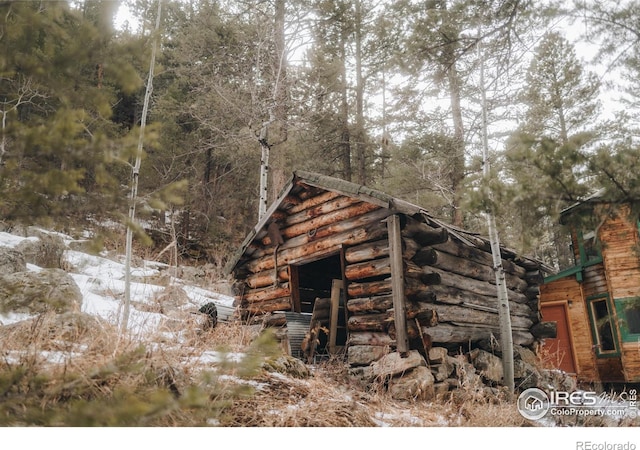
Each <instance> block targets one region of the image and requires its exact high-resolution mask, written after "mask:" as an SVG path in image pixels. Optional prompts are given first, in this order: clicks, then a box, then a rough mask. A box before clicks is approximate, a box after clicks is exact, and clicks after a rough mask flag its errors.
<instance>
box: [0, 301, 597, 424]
mask: <svg viewBox="0 0 640 450" xmlns="http://www.w3.org/2000/svg"><path fill="white" fill-rule="evenodd" d="M200 319H201V317H200V316H199V315H194V314H189V313H184V314H183V315H180V314H178V313H176V315H175V316H174V317H173V318H172V319H170V318H167V320H166V322H165V323H164V324H162V325H161V326H160V327H159V329H158V331H157V332H156V333H155V334H153V335H150V336H148V337H146V338H145V339H144V340H142V339H139V338H132V337H122V336H120V335H119V333H118V330H117V328H116V327H115V326H113V325H111V324H109V323H106V322H105V321H102V320H99V319H96V318H93V317H89V316H83V315H78V316H77V317H59V316H55V315H52V314H51V315H42V316H40V317H38V318H36V319H33V320H32V321H25V322H22V323H18V324H15V325H12V326H9V327H7V326H5V327H2V328H0V348H2V352H3V353H2V354H3V357H2V359H1V360H0V400H7V399H9V400H10V401H9V402H5V405H4V406H2V407H0V409H3V408H4V411H3V412H4V413H5V416H6V412H7V411H10V412H12V414H13V416H14V417H15V420H13V421H10V422H9V423H5V425H7V424H8V425H16V424H18V425H25V424H26V425H34V424H35V425H62V426H64V425H70V424H71V425H80V426H86V425H96V424H97V425H100V426H111V425H118V426H120V425H122V423H123V421H125V423H129V422H126V421H132V422H131V423H133V424H135V425H145V426H174V427H175V426H178V427H182V426H202V425H216V426H223V427H523V426H537V425H539V424H536V423H533V422H530V421H528V420H525V419H524V418H523V417H522V416H521V415H520V414H519V413H518V411H517V409H516V406H515V399H514V398H510V397H509V396H508V395H505V394H504V393H503V392H499V391H489V390H488V389H487V388H486V387H485V386H483V385H481V384H478V385H465V386H464V387H462V388H460V389H457V390H454V391H450V392H449V393H448V394H447V395H444V396H442V397H440V398H437V399H430V400H415V401H398V400H395V399H393V398H391V397H390V396H389V394H388V393H387V392H386V390H385V389H384V386H382V385H377V384H363V383H360V382H358V381H357V380H355V379H354V378H352V377H351V376H349V374H348V369H347V366H346V364H345V363H344V362H343V361H342V360H340V359H337V358H336V359H332V360H329V361H326V362H323V363H320V364H318V365H314V366H309V367H310V369H311V371H310V373H311V375H310V376H309V377H307V378H299V377H296V376H293V375H290V374H283V373H276V372H270V371H267V370H265V369H261V368H260V362H261V361H263V360H264V359H265V358H269V357H270V356H269V355H273V354H274V353H273V352H274V351H275V349H277V346H276V344H275V342H272V343H271V344H269V343H268V342H267V343H265V342H262V343H260V344H257V342H259V341H260V339H259V338H258V336H259V334H260V333H259V330H258V329H257V328H256V327H248V326H242V325H239V324H226V323H220V324H218V326H217V327H216V328H214V329H210V330H203V329H202V327H201V321H200ZM234 354H247V355H249V357H247V358H245V360H243V361H241V362H239V363H238V362H234V360H233V358H231V357H228V358H225V357H224V355H234ZM52 355H58V356H57V357H56V358H52ZM212 355H222V356H221V358H220V359H218V360H214V359H212ZM12 377H13V378H12ZM7 380H9V381H7ZM8 383H9V384H8ZM11 383H13V384H11ZM21 396H22V397H21ZM16 399H18V400H19V401H17V402H16ZM11 402H14V403H11ZM0 403H2V401H0ZM91 405H98V406H97V407H98V408H100V409H101V410H102V411H101V412H96V411H95V410H94V409H92V407H91ZM20 408H22V409H20ZM35 409H37V410H38V411H40V413H35V412H33V411H34V410H35ZM21 411H22V412H21ZM24 411H28V412H29V413H28V414H27V413H25V412H24ZM16 412H17V413H16ZM0 415H2V414H0ZM87 417H88V418H89V419H90V420H89V422H88V423H87V420H88V419H87ZM112 418H113V419H112ZM564 425H569V426H572V425H574V426H575V425H579V426H602V425H606V424H605V423H602V422H601V421H600V422H599V421H597V420H595V419H594V420H592V421H590V422H588V423H584V422H583V423H579V424H578V423H576V424H573V423H566V424H564Z"/></svg>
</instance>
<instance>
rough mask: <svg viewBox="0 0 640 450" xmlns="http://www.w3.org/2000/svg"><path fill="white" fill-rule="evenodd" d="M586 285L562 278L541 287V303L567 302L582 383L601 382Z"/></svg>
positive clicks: (574, 350) (578, 375)
mask: <svg viewBox="0 0 640 450" xmlns="http://www.w3.org/2000/svg"><path fill="white" fill-rule="evenodd" d="M583 298H584V294H583V292H582V285H581V284H580V283H578V282H577V280H576V279H575V277H567V278H562V279H560V280H556V281H552V282H550V283H547V284H543V285H542V286H540V302H541V304H545V303H565V302H566V304H567V310H568V314H569V317H568V319H569V327H570V332H571V337H572V340H573V352H574V355H575V362H576V365H577V367H576V369H577V378H578V380H580V381H599V375H598V371H597V368H596V361H595V356H594V354H593V350H592V348H593V338H592V336H591V328H590V326H589V318H588V314H587V310H586V304H585V302H584V300H583Z"/></svg>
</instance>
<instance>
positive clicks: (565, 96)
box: [506, 32, 599, 267]
mask: <svg viewBox="0 0 640 450" xmlns="http://www.w3.org/2000/svg"><path fill="white" fill-rule="evenodd" d="M598 90H599V82H598V80H597V78H596V77H595V76H594V75H593V74H590V73H588V72H585V71H584V70H583V68H582V65H581V63H580V61H579V60H578V59H577V57H576V54H575V51H574V49H573V46H572V45H571V44H570V43H569V42H568V41H567V40H566V39H565V38H563V37H562V36H560V35H559V34H558V33H554V32H552V33H548V34H547V35H546V36H545V37H544V39H543V40H542V42H541V44H540V45H539V46H538V48H537V49H536V54H535V56H534V59H533V60H532V62H531V65H530V67H529V71H528V75H527V87H526V88H525V90H524V93H523V100H524V101H525V103H526V105H527V110H526V113H525V115H524V120H523V122H522V125H521V127H520V128H519V130H518V132H517V133H515V134H514V135H513V136H512V138H511V140H510V142H509V143H508V148H507V154H506V158H507V168H508V176H507V177H508V178H507V179H509V180H514V184H513V185H512V186H511V188H512V191H511V194H512V195H513V196H514V197H513V198H514V202H515V205H516V208H517V209H519V210H521V211H523V212H524V213H525V214H526V217H523V219H522V220H523V221H524V222H525V223H526V224H527V230H528V231H527V233H526V234H524V236H523V240H524V244H525V246H527V245H526V244H527V241H529V242H528V244H529V248H534V247H537V248H538V249H539V251H542V252H544V254H542V255H539V256H541V257H543V256H544V257H546V258H548V259H549V262H550V263H553V264H554V265H555V266H556V267H559V266H564V265H566V264H568V261H569V259H570V258H571V255H570V252H569V249H568V244H567V243H566V242H564V243H562V242H560V239H561V237H560V236H562V235H564V234H565V233H563V232H562V231H561V230H558V228H557V225H555V224H556V223H557V222H558V218H559V213H560V211H561V210H562V209H563V208H565V207H567V206H568V205H570V204H571V203H573V202H575V201H577V200H579V199H580V198H581V197H583V196H584V195H585V194H587V193H588V192H589V190H590V184H589V177H588V172H587V170H586V169H587V160H588V157H589V151H590V150H592V147H593V142H594V139H595V137H596V136H597V133H596V129H595V125H594V124H595V122H596V119H597V111H598V108H599V102H598V99H597V96H598V92H599V91H598ZM548 230H553V235H554V236H555V237H554V238H553V240H552V241H553V246H554V247H553V248H548V249H547V250H544V249H542V246H543V243H544V241H540V240H539V237H540V236H545V234H546V232H547V231H548ZM527 250H528V249H527Z"/></svg>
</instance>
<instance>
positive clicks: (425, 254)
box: [234, 185, 542, 366]
mask: <svg viewBox="0 0 640 450" xmlns="http://www.w3.org/2000/svg"><path fill="white" fill-rule="evenodd" d="M307 188H308V186H307V187H304V186H302V185H301V188H298V189H293V190H292V191H290V192H289V193H288V194H287V197H286V198H285V199H284V201H283V202H282V204H283V205H286V207H284V206H283V207H282V208H280V209H277V210H276V211H275V212H273V214H272V216H271V220H277V224H278V229H277V231H278V235H274V234H273V228H272V229H271V231H272V233H267V232H266V229H265V230H262V231H260V232H258V233H256V235H255V236H254V238H253V240H252V241H251V242H250V243H249V244H248V246H247V248H246V252H245V254H244V255H243V259H241V260H240V262H239V263H238V264H237V265H236V268H235V270H234V273H235V275H236V278H237V279H239V280H240V281H241V282H242V283H241V285H240V289H239V291H238V294H237V301H238V302H239V304H240V309H241V311H242V312H243V317H244V318H245V319H249V318H253V319H254V320H256V318H257V320H260V319H263V320H264V321H265V322H267V321H268V322H269V323H274V324H281V323H282V318H281V317H280V315H279V313H278V311H283V310H291V309H293V308H294V305H295V302H296V300H295V298H296V296H297V295H299V293H297V292H296V286H297V284H296V283H297V280H296V273H297V271H295V270H292V269H291V266H292V265H298V264H307V263H308V262H311V261H315V260H320V259H323V258H326V257H328V256H330V255H335V254H337V253H340V252H341V251H342V255H343V256H344V259H343V268H342V269H343V281H344V282H345V286H344V289H345V294H346V309H347V315H348V320H347V323H346V324H347V329H348V332H349V340H348V352H347V355H348V360H349V362H350V363H351V364H352V365H354V366H359V365H368V364H369V363H371V362H373V361H374V360H375V359H377V358H379V357H380V356H381V355H383V354H384V353H385V352H386V351H388V350H389V349H391V350H395V349H396V347H397V342H396V337H397V336H400V334H399V333H400V332H402V335H405V334H406V336H407V338H408V340H409V346H410V347H411V349H417V350H418V351H420V352H428V349H429V348H430V347H431V346H432V345H443V346H450V347H452V348H453V347H458V346H465V345H468V344H469V343H471V342H474V341H481V340H490V339H491V338H493V337H495V338H499V332H498V331H499V320H498V311H497V304H498V301H497V292H496V286H495V282H496V281H495V274H494V271H493V260H492V257H491V254H490V253H489V252H490V247H489V246H488V244H487V242H485V241H483V240H482V239H480V238H478V237H477V236H472V235H467V234H464V235H465V236H466V237H468V239H469V240H461V239H460V238H459V237H458V236H457V235H458V233H462V232H459V231H455V232H454V231H449V229H448V228H446V227H442V226H431V225H427V223H425V222H423V220H422V217H421V216H420V215H418V216H416V218H413V217H410V216H408V215H405V214H399V216H398V219H399V222H398V221H395V226H398V224H399V227H400V228H399V229H400V230H401V231H400V238H399V240H398V239H396V240H395V241H394V242H396V244H397V243H399V244H400V245H399V247H400V251H397V250H396V247H395V246H394V250H393V251H391V249H390V245H389V232H388V224H387V218H388V217H389V216H391V215H392V214H394V213H397V212H395V211H394V210H393V209H390V208H384V207H381V206H378V205H377V204H375V203H370V202H366V201H361V200H359V199H358V198H357V197H351V196H349V195H341V194H338V193H336V192H330V191H322V190H316V191H311V190H309V189H307ZM265 228H266V226H265ZM396 229H397V228H396ZM280 238H282V239H281V240H280ZM274 239H276V240H277V241H280V242H281V243H280V244H279V245H278V246H276V245H273V244H274V243H273V242H272V241H273V240H274ZM392 253H393V254H392ZM398 254H400V258H399V259H398V258H396V259H395V263H393V264H392V262H393V261H394V259H393V258H394V255H398ZM392 267H393V269H392ZM503 267H504V269H505V272H506V279H507V285H508V289H509V304H510V310H511V321H512V326H513V330H514V342H515V343H516V344H520V345H531V344H532V343H533V342H534V340H535V339H536V336H534V335H533V334H532V332H531V329H532V327H533V325H535V324H537V323H538V322H539V315H538V303H537V302H538V284H539V282H540V280H541V279H542V274H541V273H540V271H539V267H538V266H537V265H536V264H535V263H533V262H532V261H530V260H526V259H521V258H518V257H517V255H515V254H514V253H513V252H509V251H507V250H505V251H504V252H503ZM398 270H400V274H401V278H402V279H403V281H402V283H401V284H400V286H402V288H401V290H403V292H402V294H403V295H402V298H403V300H402V301H403V302H404V303H400V305H402V308H403V310H404V311H403V312H402V313H400V315H401V316H402V315H404V318H405V321H406V322H405V325H406V326H403V327H401V328H402V329H401V328H399V327H398V326H397V324H396V320H397V314H396V308H395V307H394V304H395V305H397V304H398V298H399V297H398V296H397V295H395V296H394V293H395V294H397V286H398V284H397V280H396V278H393V277H392V274H393V273H397V272H398ZM394 280H395V281H396V283H395V286H396V288H395V289H394ZM394 302H395V303H394ZM403 341H404V340H403ZM368 347H370V348H369V349H368ZM352 348H353V350H351V349H352ZM381 348H384V349H386V350H382V349H381ZM368 358H372V359H371V360H368Z"/></svg>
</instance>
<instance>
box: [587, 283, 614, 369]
mask: <svg viewBox="0 0 640 450" xmlns="http://www.w3.org/2000/svg"><path fill="white" fill-rule="evenodd" d="M602 302H604V303H602ZM597 303H600V305H598V306H596V304H597ZM586 304H587V312H588V314H589V326H590V328H591V336H592V338H593V342H594V351H595V354H596V357H598V358H617V357H619V356H620V345H619V340H618V333H617V331H616V327H615V323H614V322H615V321H614V316H613V314H612V311H613V308H612V305H611V301H610V298H609V294H608V293H602V294H597V295H591V296H589V297H587V298H586ZM603 306H605V309H602V307H603ZM598 307H599V308H600V310H598V309H597V308H598ZM605 311H606V316H604V317H599V316H602V313H603V312H605ZM605 318H608V320H606V321H604V322H603V323H602V321H603V319H605ZM598 322H601V324H600V325H598ZM607 324H608V325H609V326H608V329H606V330H605V329H604V328H606V325H607ZM603 333H604V334H603ZM607 335H609V336H607ZM603 337H605V338H607V337H608V338H609V339H610V340H611V342H610V345H611V346H613V348H612V349H610V350H602V345H603V344H602V340H603V339H602V338H603Z"/></svg>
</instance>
